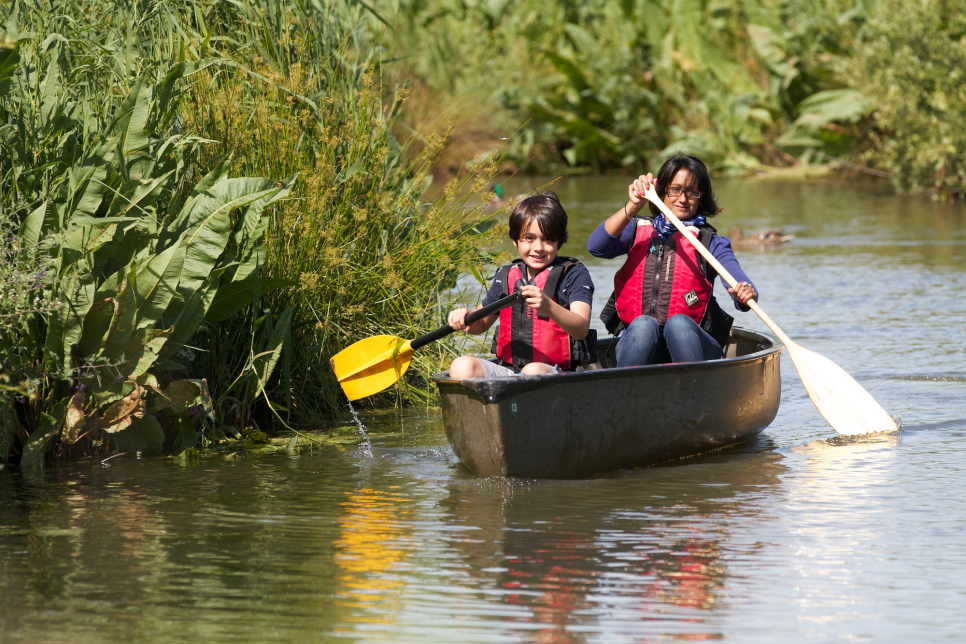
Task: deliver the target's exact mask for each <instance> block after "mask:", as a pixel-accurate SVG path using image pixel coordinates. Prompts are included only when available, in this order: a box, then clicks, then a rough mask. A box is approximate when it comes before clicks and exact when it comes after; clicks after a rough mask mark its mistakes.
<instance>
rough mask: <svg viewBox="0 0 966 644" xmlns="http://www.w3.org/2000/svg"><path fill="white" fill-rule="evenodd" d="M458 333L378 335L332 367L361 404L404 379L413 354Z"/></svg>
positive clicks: (474, 316) (471, 317)
mask: <svg viewBox="0 0 966 644" xmlns="http://www.w3.org/2000/svg"><path fill="white" fill-rule="evenodd" d="M520 297H521V296H520V293H519V292H517V293H513V294H511V295H507V296H506V297H502V298H500V299H499V300H497V301H496V302H494V303H493V304H490V305H489V306H484V307H483V308H481V309H477V310H475V311H473V312H472V313H470V314H468V315H467V316H466V325H467V326H469V325H471V324H473V323H474V322H476V321H477V320H482V319H483V318H485V317H486V316H488V315H492V314H493V313H496V312H497V311H501V310H503V309H505V308H506V307H508V306H510V305H511V304H513V303H514V302H516V301H517V300H519V299H520ZM455 330H456V329H454V328H453V327H451V326H449V325H448V324H447V325H443V326H441V327H439V328H438V329H436V330H435V331H433V332H432V333H427V334H426V335H424V336H422V337H419V338H416V339H415V340H412V341H410V340H403V339H402V338H397V337H394V336H391V335H376V336H373V337H371V338H366V339H365V340H359V341H358V342H356V343H355V344H353V345H352V346H350V347H347V348H345V349H343V350H342V351H340V352H339V353H337V354H336V355H335V356H333V357H332V359H331V360H330V361H329V363H330V364H331V365H332V370H333V371H335V377H336V378H338V380H339V384H340V385H342V391H344V392H345V395H346V396H347V397H348V398H349V400H359V399H360V398H365V397H366V396H371V395H373V394H377V393H379V392H380V391H382V390H383V389H385V388H387V387H389V386H390V385H392V384H393V383H394V382H396V381H397V380H399V379H400V378H402V376H403V374H404V373H406V370H407V369H409V362H410V360H412V357H413V351H415V350H416V349H418V348H420V347H424V346H426V345H427V344H429V343H430V342H435V341H436V340H439V339H440V338H445V337H446V336H448V335H449V334H450V333H452V332H453V331H455Z"/></svg>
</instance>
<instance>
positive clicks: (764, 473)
mask: <svg viewBox="0 0 966 644" xmlns="http://www.w3.org/2000/svg"><path fill="white" fill-rule="evenodd" d="M781 461H782V457H781V456H779V455H777V454H774V453H758V454H741V455H731V456H720V457H716V458H714V459H710V460H707V461H703V462H700V463H692V464H687V465H680V466H675V467H667V468H654V469H650V470H644V471H639V472H633V473H623V474H618V475H615V476H612V477H609V478H602V479H597V480H593V481H590V482H587V481H584V482H578V483H569V482H561V481H530V482H510V481H495V480H488V481H482V482H466V481H454V483H452V484H451V485H450V486H449V496H448V497H447V498H446V499H445V500H443V501H442V502H441V505H442V507H443V508H444V509H445V510H446V512H447V513H448V514H449V515H450V517H449V519H448V522H449V523H450V524H453V525H458V526H463V527H465V528H467V529H472V530H471V531H470V532H468V533H467V535H469V536H466V537H463V538H461V539H458V540H454V541H453V542H452V543H453V546H454V547H455V548H456V549H457V550H458V552H459V553H460V555H461V557H462V559H463V561H465V563H466V564H467V568H468V571H469V573H470V575H471V576H472V577H474V579H475V580H476V581H475V585H478V586H481V587H491V586H492V587H495V588H497V589H499V591H500V592H499V596H500V597H501V600H502V602H504V603H505V604H507V605H512V606H516V607H523V608H525V609H527V610H525V611H524V612H522V613H521V612H519V611H517V612H515V613H514V618H513V623H514V626H513V630H514V632H515V633H516V634H518V635H519V636H520V637H521V638H522V639H523V640H524V641H533V642H584V641H588V639H595V638H596V637H598V636H607V637H617V636H624V635H628V634H630V633H633V632H635V629H637V632H639V629H640V625H641V622H642V620H644V621H646V622H648V623H651V624H652V626H655V627H656V628H657V629H658V632H660V633H663V634H665V635H668V636H673V637H687V638H688V639H714V638H718V637H720V636H721V635H722V633H721V631H720V630H716V629H715V628H713V627H711V624H710V623H709V622H710V621H712V620H711V617H712V614H711V610H712V609H713V608H715V607H716V605H717V604H718V603H720V602H722V601H724V597H725V596H726V595H727V587H728V583H729V571H728V560H729V558H732V557H734V556H736V555H738V554H740V553H743V552H746V551H748V550H749V548H754V546H752V545H751V544H747V543H745V542H744V541H743V539H742V538H741V536H740V535H734V534H732V531H731V528H730V523H731V520H732V519H735V518H737V517H744V518H747V517H753V518H755V519H756V520H768V518H769V514H770V512H769V510H768V507H769V505H771V504H773V503H775V498H774V497H776V496H781V495H782V493H783V492H782V488H781V485H780V482H781V479H780V477H781V475H782V473H783V472H784V469H785V468H784V465H783V464H782V462H781Z"/></svg>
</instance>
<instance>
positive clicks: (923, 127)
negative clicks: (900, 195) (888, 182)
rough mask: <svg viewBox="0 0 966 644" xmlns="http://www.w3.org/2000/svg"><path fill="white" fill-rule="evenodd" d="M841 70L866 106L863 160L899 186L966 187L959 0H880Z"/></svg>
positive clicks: (947, 193) (964, 29)
mask: <svg viewBox="0 0 966 644" xmlns="http://www.w3.org/2000/svg"><path fill="white" fill-rule="evenodd" d="M847 75H848V77H849V79H850V80H851V82H852V83H853V84H854V86H855V87H856V88H857V89H859V90H860V91H861V92H862V93H863V94H864V95H865V97H866V99H868V100H870V102H871V104H872V105H873V108H874V110H875V111H874V113H873V123H874V126H875V129H874V130H873V131H872V133H871V139H872V143H873V149H872V150H871V152H869V153H868V158H869V160H870V161H871V162H873V163H875V164H877V165H878V166H880V167H882V168H883V169H886V170H888V171H890V172H891V173H892V178H893V182H894V183H895V185H896V187H897V188H898V189H900V190H915V189H922V190H932V191H933V194H934V195H936V196H938V197H941V198H949V197H951V196H952V195H954V194H960V195H962V194H963V193H964V191H966V0H922V1H920V2H906V1H904V0H882V2H881V4H880V5H879V9H878V12H877V15H876V17H875V19H874V20H873V21H872V22H871V23H870V25H869V27H868V30H867V31H866V32H865V33H864V42H863V43H862V45H861V46H859V47H857V48H856V55H855V57H854V58H853V60H852V61H851V63H850V64H849V67H848V70H847Z"/></svg>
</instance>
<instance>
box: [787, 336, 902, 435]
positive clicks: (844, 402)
mask: <svg viewBox="0 0 966 644" xmlns="http://www.w3.org/2000/svg"><path fill="white" fill-rule="evenodd" d="M785 346H786V348H787V349H788V355H789V357H791V359H792V362H794V363H795V368H796V369H798V376H799V377H800V378H801V379H802V384H803V385H805V391H807V392H808V396H809V398H811V399H812V402H813V403H814V404H815V407H816V409H818V411H819V413H821V414H822V416H824V417H825V420H827V421H828V424H829V425H831V426H832V428H833V429H834V430H835V431H837V432H838V433H839V434H843V435H845V436H856V435H859V434H874V433H876V432H896V431H899V426H898V425H897V424H896V421H895V420H893V418H892V417H891V416H890V415H889V414H888V413H887V412H886V410H885V409H883V408H882V407H881V406H880V405H879V403H877V402H876V401H875V398H873V397H872V395H871V394H870V393H869V392H868V391H866V390H865V388H863V387H862V385H860V384H859V383H857V382H856V381H855V379H854V378H852V376H850V375H849V374H847V373H846V372H845V371H844V370H843V369H842V368H841V367H839V366H838V365H837V364H835V363H834V362H832V361H831V360H829V359H828V358H826V357H824V356H821V355H819V354H817V353H815V352H814V351H809V350H808V349H806V348H805V347H802V346H800V345H798V344H795V343H794V342H792V343H786V345H785Z"/></svg>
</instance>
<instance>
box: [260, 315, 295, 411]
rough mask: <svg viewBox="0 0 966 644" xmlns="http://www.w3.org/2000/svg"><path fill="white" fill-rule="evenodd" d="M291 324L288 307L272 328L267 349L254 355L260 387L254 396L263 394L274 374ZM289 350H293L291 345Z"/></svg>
mask: <svg viewBox="0 0 966 644" xmlns="http://www.w3.org/2000/svg"><path fill="white" fill-rule="evenodd" d="M291 324H292V307H288V308H287V309H285V311H283V312H282V315H281V317H279V318H278V323H277V324H276V325H275V328H274V329H273V330H272V335H271V338H269V341H268V345H267V346H266V347H265V351H262V352H261V353H259V354H258V355H257V356H255V357H254V359H253V361H252V368H253V369H254V371H255V376H256V377H257V378H258V387H257V389H256V390H255V392H254V394H253V395H252V398H255V397H256V396H259V395H261V393H262V390H263V389H264V388H265V385H266V383H268V379H269V378H270V377H271V376H272V372H273V371H274V370H275V365H276V364H278V359H279V358H280V357H281V356H282V349H283V347H284V344H285V342H284V340H285V337H286V336H287V335H288V330H289V327H290V326H291ZM288 350H289V351H291V350H292V349H291V347H289V348H288Z"/></svg>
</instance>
